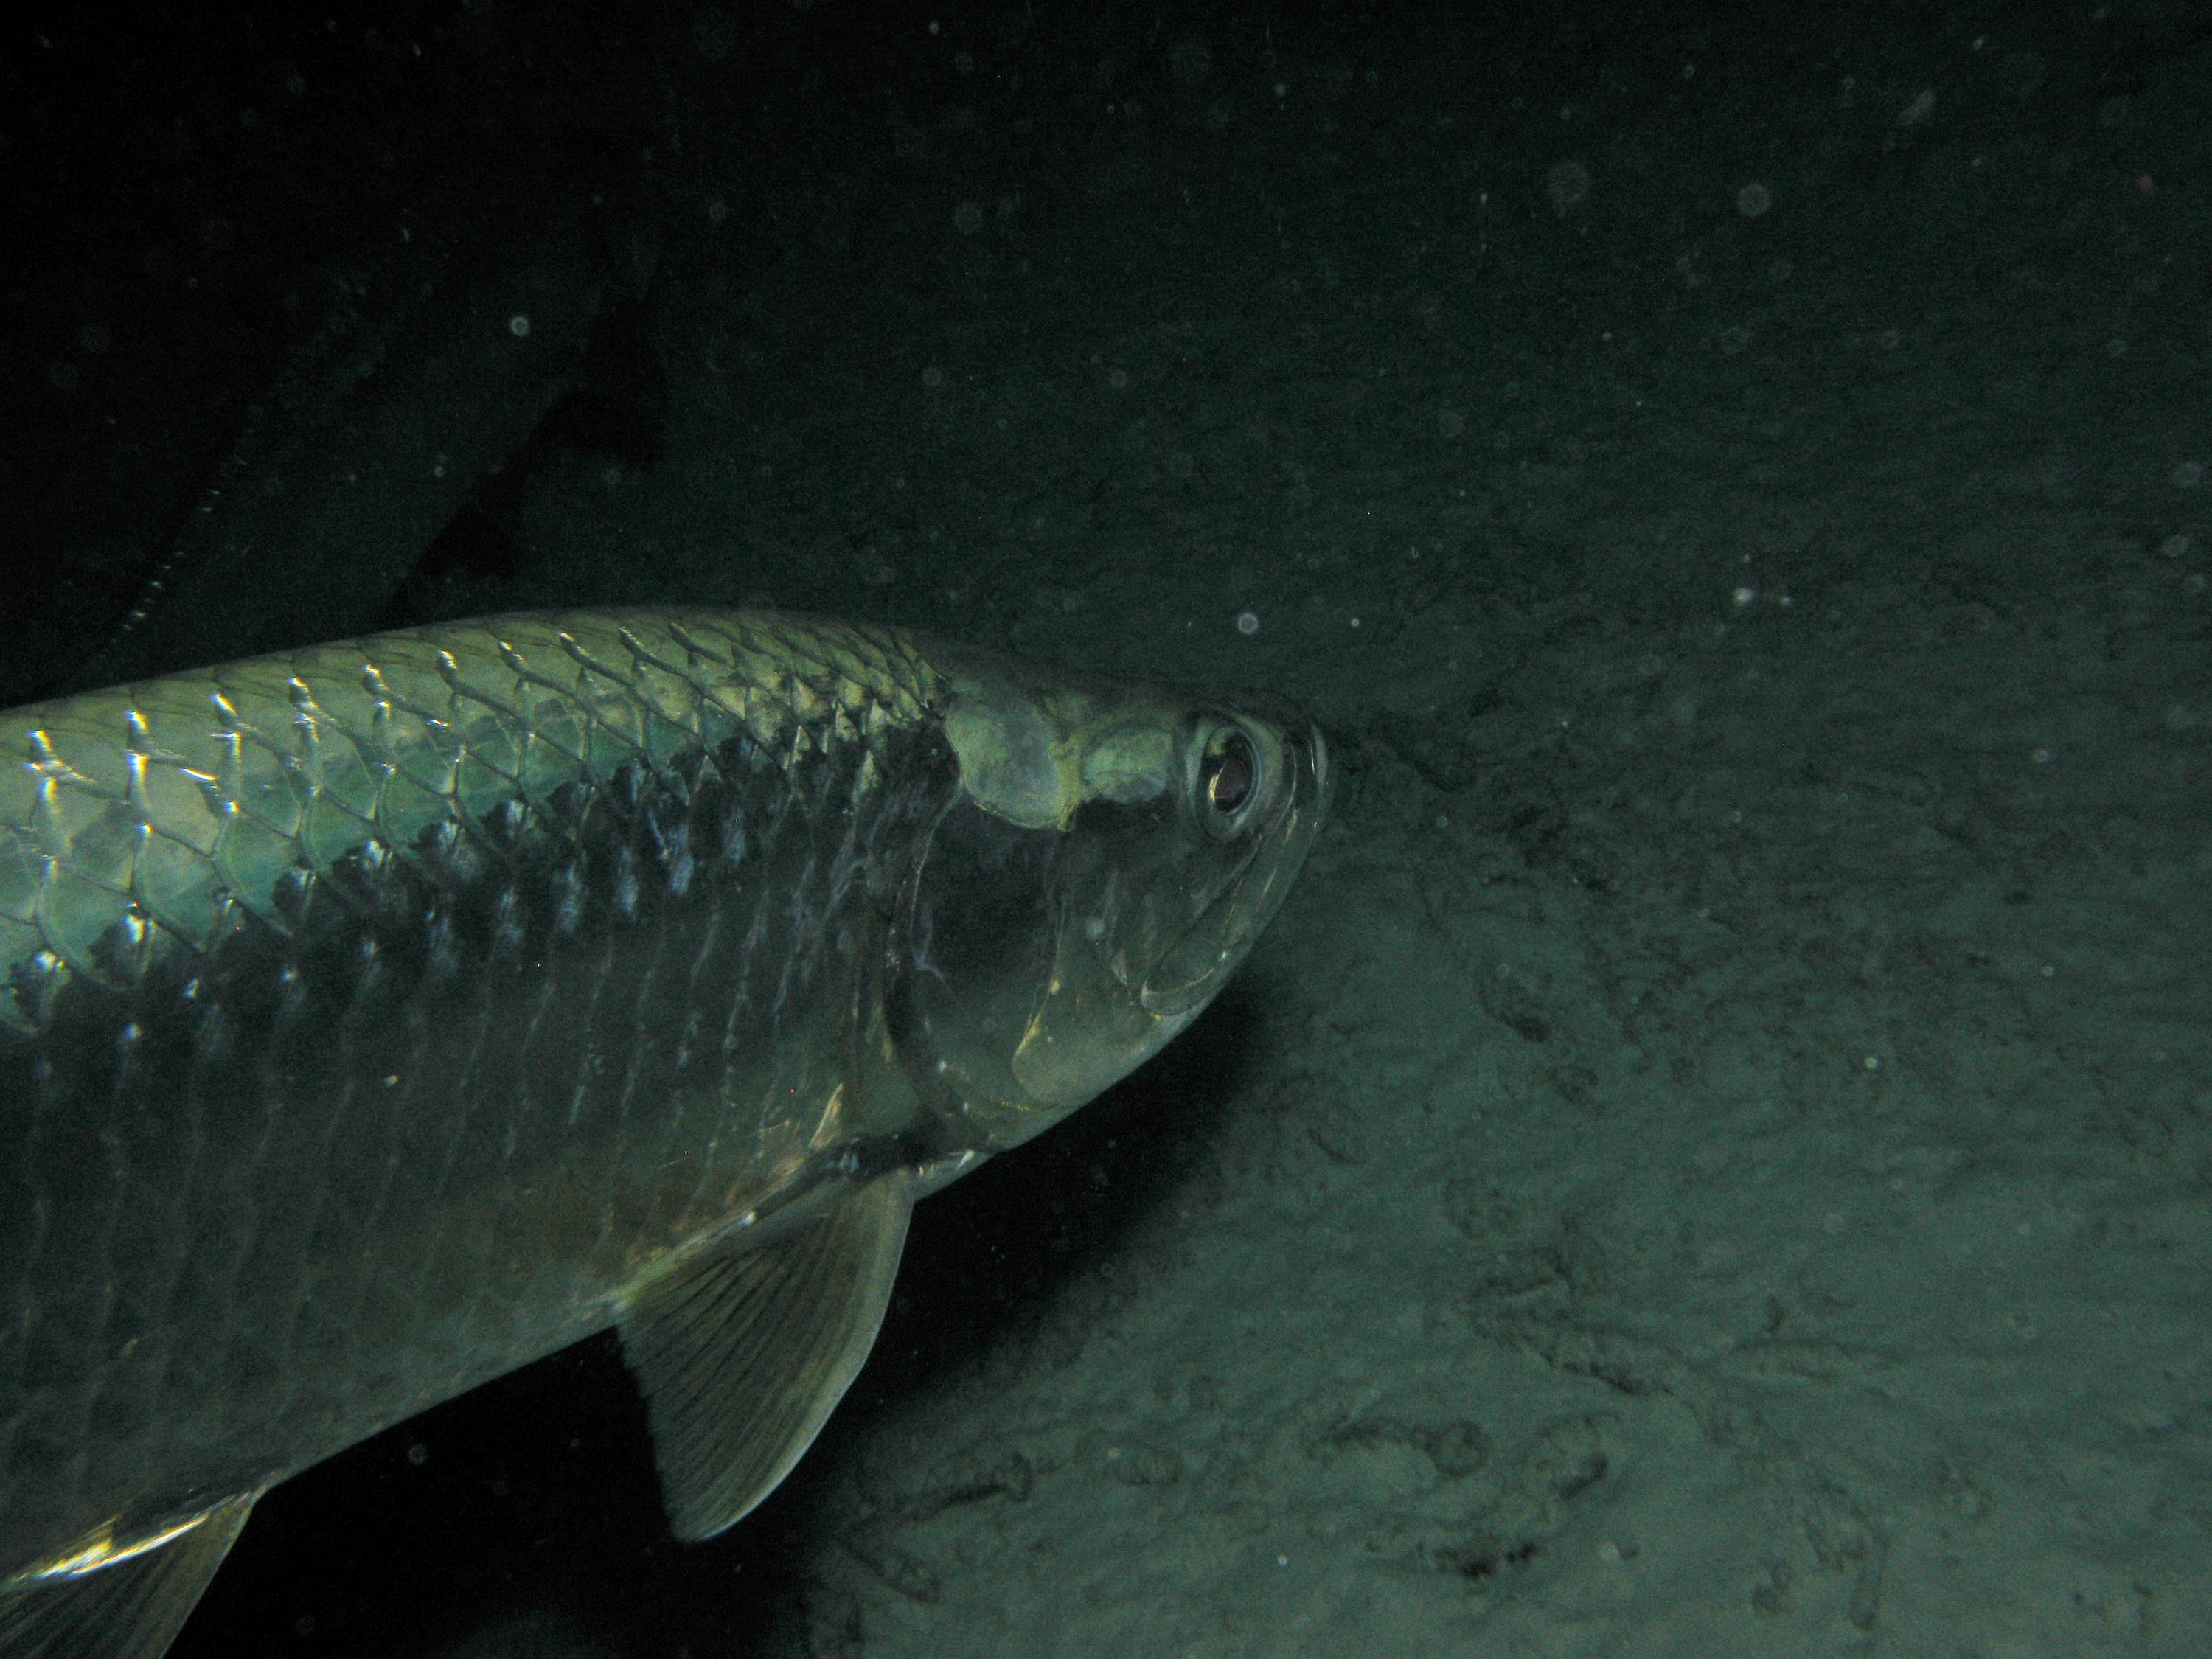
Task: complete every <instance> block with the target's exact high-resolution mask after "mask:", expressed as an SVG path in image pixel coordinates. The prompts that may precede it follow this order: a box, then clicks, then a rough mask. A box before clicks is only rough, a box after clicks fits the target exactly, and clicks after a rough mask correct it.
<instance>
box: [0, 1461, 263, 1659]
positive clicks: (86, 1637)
mask: <svg viewBox="0 0 2212 1659" xmlns="http://www.w3.org/2000/svg"><path fill="white" fill-rule="evenodd" d="M259 1496H260V1494H259V1493H258V1492H248V1493H246V1495H245V1496H244V1497H241V1498H232V1499H231V1500H230V1501H229V1502H228V1503H225V1504H218V1505H216V1507H215V1508H214V1509H212V1510H209V1511H208V1512H207V1513H206V1514H205V1515H204V1516H201V1517H200V1518H199V1519H198V1520H197V1521H195V1522H191V1524H190V1525H189V1526H188V1527H187V1528H185V1529H184V1530H182V1531H180V1532H177V1533H175V1534H173V1535H171V1536H170V1537H168V1538H167V1539H165V1540H164V1541H161V1542H159V1543H156V1544H153V1545H151V1546H150V1547H139V1548H138V1549H137V1550H136V1551H135V1552H133V1553H129V1554H124V1555H122V1556H121V1559H114V1560H111V1561H110V1562H109V1563H108V1564H107V1565H105V1566H95V1567H91V1568H90V1569H89V1570H88V1571H82V1572H73V1573H65V1574H64V1573H58V1574H56V1575H55V1576H54V1577H51V1578H48V1579H46V1580H43V1581H41V1582H40V1583H36V1584H34V1585H33V1587H32V1588H30V1589H21V1590H17V1591H15V1592H13V1593H11V1594H8V1595H0V1656H5V1659H160V1656H161V1653H162V1652H163V1651H164V1650H166V1649H167V1647H168V1645H169V1643H170V1641H171V1640H172V1639H173V1638H174V1637H175V1635H176V1633H177V1632H178V1630H179V1627H180V1626H182V1625H183V1624H184V1622H185V1620H186V1619H187V1618H189V1617H190V1616H191V1611H192V1607H193V1605H194V1604H195V1603H196V1602H197V1601H199V1599H200V1592H201V1591H202V1590H204V1589H206V1588H207V1585H208V1580H209V1579H210V1578H212V1577H215V1570H216V1568H217V1567H219V1566H221V1565H222V1558H223V1557H224V1556H225V1555H227V1554H228V1553H230V1547H231V1545H233V1544H234V1543H235V1542H236V1541H237V1540H238V1534H239V1529H240V1528H242V1527H244V1526H245V1525H246V1516H248V1515H250V1514H251V1513H252V1510H253V1500H254V1499H255V1498H258V1497H259Z"/></svg>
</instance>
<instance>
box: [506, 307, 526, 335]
mask: <svg viewBox="0 0 2212 1659" xmlns="http://www.w3.org/2000/svg"><path fill="white" fill-rule="evenodd" d="M507 332H508V333H509V334H512V335H513V336H514V337H515V338H516V339H518V340H520V339H521V338H522V337H524V336H525V335H526V334H528V333H529V332H530V319H529V317H528V316H527V315H526V313H522V312H520V311H518V312H516V313H514V315H513V316H512V317H510V318H508V319H507Z"/></svg>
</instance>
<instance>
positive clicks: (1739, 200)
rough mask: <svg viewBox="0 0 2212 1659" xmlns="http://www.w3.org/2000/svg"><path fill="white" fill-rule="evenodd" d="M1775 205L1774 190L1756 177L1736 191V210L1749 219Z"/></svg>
mask: <svg viewBox="0 0 2212 1659" xmlns="http://www.w3.org/2000/svg"><path fill="white" fill-rule="evenodd" d="M1773 205H1774V192H1773V191H1771V190H1769V189H1767V187H1766V186H1765V185H1762V184H1760V183H1759V181H1758V180H1757V179H1753V180H1752V182H1751V183H1749V184H1747V185H1745V186H1744V187H1743V188H1742V189H1741V190H1740V191H1736V193H1735V210H1736V211H1737V212H1738V213H1741V215H1743V216H1744V217H1745V218H1747V219H1756V218H1757V217H1759V215H1760V214H1762V213H1764V212H1765V211H1766V210H1767V209H1769V208H1771V207H1772V206H1773Z"/></svg>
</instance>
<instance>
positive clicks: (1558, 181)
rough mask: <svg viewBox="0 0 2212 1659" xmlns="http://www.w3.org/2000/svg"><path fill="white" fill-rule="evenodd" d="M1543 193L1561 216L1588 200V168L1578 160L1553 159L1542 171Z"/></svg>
mask: <svg viewBox="0 0 2212 1659" xmlns="http://www.w3.org/2000/svg"><path fill="white" fill-rule="evenodd" d="M1544 194H1545V196H1546V197H1547V198H1548V199H1549V200H1550V202H1551V204H1552V211H1553V212H1554V213H1556V214H1558V215H1559V216H1560V217H1561V218H1563V219H1564V218H1565V217H1566V216H1567V215H1569V214H1570V213H1572V212H1574V211H1576V210H1577V209H1579V208H1581V207H1583V206H1584V205H1585V204H1587V203H1588V202H1589V196H1590V174H1589V168H1588V167H1584V166H1583V164H1582V163H1581V162H1580V161H1554V162H1553V163H1552V165H1551V166H1550V167H1548V168H1547V169H1546V171H1545V173H1544Z"/></svg>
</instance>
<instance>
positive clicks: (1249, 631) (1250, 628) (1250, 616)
mask: <svg viewBox="0 0 2212 1659" xmlns="http://www.w3.org/2000/svg"><path fill="white" fill-rule="evenodd" d="M1259 631H1260V614H1259V612H1257V611H1238V612H1237V632H1238V633H1240V634H1242V635H1244V636H1245V637H1246V638H1247V639H1249V638H1250V637H1251V636H1252V635H1255V634H1256V633H1258V632H1259Z"/></svg>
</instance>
